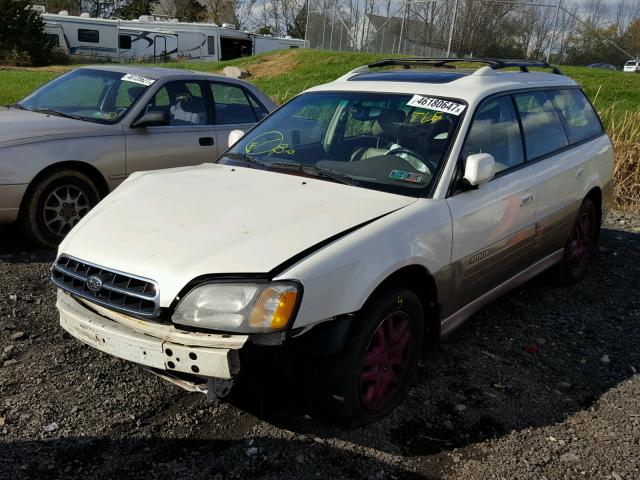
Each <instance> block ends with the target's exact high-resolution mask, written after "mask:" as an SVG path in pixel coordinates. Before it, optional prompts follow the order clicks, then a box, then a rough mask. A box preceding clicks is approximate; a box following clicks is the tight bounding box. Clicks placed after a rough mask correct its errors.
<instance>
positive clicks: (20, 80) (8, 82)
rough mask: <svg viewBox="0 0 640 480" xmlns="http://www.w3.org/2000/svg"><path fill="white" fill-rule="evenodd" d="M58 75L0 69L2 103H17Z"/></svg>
mask: <svg viewBox="0 0 640 480" xmlns="http://www.w3.org/2000/svg"><path fill="white" fill-rule="evenodd" d="M58 75H59V73H54V72H42V71H38V72H27V71H18V70H0V105H7V104H10V103H15V102H16V101H18V100H20V99H21V98H24V97H25V96H27V95H28V94H29V93H31V92H32V91H33V90H35V89H36V88H38V87H39V86H40V85H42V84H44V83H46V82H48V81H49V80H51V79H53V78H55V77H57V76H58Z"/></svg>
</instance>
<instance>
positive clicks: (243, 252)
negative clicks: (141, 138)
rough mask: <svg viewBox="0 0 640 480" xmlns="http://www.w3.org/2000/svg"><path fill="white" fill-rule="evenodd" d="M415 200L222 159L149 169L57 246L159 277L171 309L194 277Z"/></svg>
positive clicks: (262, 257) (312, 241)
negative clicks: (233, 164) (225, 162)
mask: <svg viewBox="0 0 640 480" xmlns="http://www.w3.org/2000/svg"><path fill="white" fill-rule="evenodd" d="M415 200H416V199H415V198H411V197H405V196H401V195H394V194H390V193H384V192H379V191H374V190H368V189H364V188H357V187H351V186H348V185H342V184H338V183H334V182H329V181H324V180H318V179H312V178H307V177H300V176H295V175H287V174H282V173H276V172H266V171H261V170H254V169H251V168H242V167H230V166H226V165H216V164H204V165H200V166H198V167H187V168H177V169H170V170H162V171H155V172H145V173H141V174H134V175H132V176H131V177H130V178H129V179H128V180H127V181H126V182H124V183H123V184H122V185H121V186H120V187H119V188H118V189H117V190H115V191H114V192H113V193H111V194H110V195H109V196H108V197H106V198H105V199H104V200H103V201H102V202H101V203H100V204H99V205H98V207H96V208H95V209H94V210H93V211H91V212H90V213H89V214H88V215H87V216H86V217H85V218H84V219H83V220H82V221H81V222H80V223H79V224H78V225H77V227H76V228H74V229H73V231H72V232H71V233H70V234H69V235H68V236H67V238H66V239H65V241H64V242H63V243H62V245H60V250H59V252H60V253H65V254H68V255H72V256H74V257H77V258H79V259H81V260H84V261H87V262H90V263H94V264H96V265H100V266H102V267H106V268H110V269H115V270H120V271H122V272H126V273H130V274H134V275H139V276H142V277H147V278H150V279H153V280H155V281H157V282H158V284H159V287H160V304H161V306H162V307H167V306H169V304H170V303H171V301H172V300H173V299H174V298H175V296H176V295H177V294H178V293H179V292H180V290H181V289H182V288H184V286H185V285H186V284H187V283H188V282H190V281H191V280H193V279H194V278H196V277H198V276H200V275H206V274H220V273H222V274H235V273H267V272H269V271H271V270H273V269H274V268H275V267H277V266H278V265H280V264H281V263H283V262H285V261H287V260H289V259H290V258H291V257H293V256H294V255H296V254H298V253H300V252H302V251H304V250H305V249H307V248H310V247H312V246H314V245H316V244H318V243H319V242H322V241H323V240H326V239H328V238H330V237H332V236H334V235H336V234H339V233H341V232H344V231H345V230H348V229H349V228H352V227H354V226H357V225H359V224H361V223H364V222H367V221H369V220H372V219H374V218H376V217H379V216H381V215H384V214H386V213H389V212H392V211H394V210H397V209H399V208H402V207H405V206H407V205H409V204H411V203H413V202H414V201H415Z"/></svg>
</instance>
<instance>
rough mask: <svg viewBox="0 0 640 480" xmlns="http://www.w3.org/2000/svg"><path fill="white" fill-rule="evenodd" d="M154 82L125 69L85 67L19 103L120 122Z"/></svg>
mask: <svg viewBox="0 0 640 480" xmlns="http://www.w3.org/2000/svg"><path fill="white" fill-rule="evenodd" d="M153 82H154V80H153V79H150V78H147V77H143V76H140V75H132V74H124V73H122V72H107V71H102V70H91V69H86V68H82V69H79V70H74V71H73V72H70V73H67V74H66V75H63V76H61V77H59V78H57V79H55V80H53V81H51V82H49V83H47V84H46V85H44V86H43V87H42V88H39V89H38V90H36V91H35V92H33V93H32V94H31V95H29V96H28V97H27V98H25V99H24V100H22V101H21V102H20V103H18V106H19V107H22V108H25V109H27V110H32V111H36V112H37V111H40V112H42V113H48V114H53V115H56V114H58V115H61V116H68V117H73V118H77V119H78V120H85V121H91V122H96V123H104V124H113V123H117V122H119V121H120V120H121V119H122V117H124V115H125V114H126V113H127V112H128V111H129V108H131V106H132V105H133V104H134V103H135V102H136V100H138V98H140V96H141V95H142V94H143V93H144V91H145V90H146V89H147V88H148V87H149V85H151V84H152V83H153Z"/></svg>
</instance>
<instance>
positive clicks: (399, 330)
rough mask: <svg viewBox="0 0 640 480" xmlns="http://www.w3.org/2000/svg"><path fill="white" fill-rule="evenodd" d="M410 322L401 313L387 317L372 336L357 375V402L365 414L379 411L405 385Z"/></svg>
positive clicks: (410, 333)
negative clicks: (365, 411)
mask: <svg viewBox="0 0 640 480" xmlns="http://www.w3.org/2000/svg"><path fill="white" fill-rule="evenodd" d="M412 335H413V332H412V328H411V319H410V318H409V316H408V315H407V314H406V313H404V312H401V311H397V312H394V313H392V314H391V315H389V316H387V317H386V318H385V319H384V320H383V321H382V322H381V323H380V325H378V328H377V329H376V331H375V332H374V333H373V336H372V338H371V341H370V342H369V346H368V348H367V351H366V353H365V355H364V361H363V365H362V372H361V373H360V400H361V402H362V405H363V407H364V408H366V409H367V410H374V411H375V410H381V409H382V408H384V407H385V406H386V405H387V404H388V403H389V402H390V401H391V400H392V399H393V398H394V396H395V394H396V392H397V391H398V389H399V388H400V387H401V386H402V385H403V382H405V381H406V378H405V377H406V372H407V362H408V357H409V352H410V350H411V337H412Z"/></svg>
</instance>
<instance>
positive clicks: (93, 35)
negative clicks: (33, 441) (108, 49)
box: [78, 28, 100, 43]
mask: <svg viewBox="0 0 640 480" xmlns="http://www.w3.org/2000/svg"><path fill="white" fill-rule="evenodd" d="M78 41H79V42H85V43H100V32H99V31H98V30H86V29H84V28H79V29H78Z"/></svg>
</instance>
